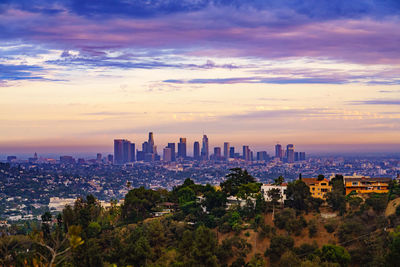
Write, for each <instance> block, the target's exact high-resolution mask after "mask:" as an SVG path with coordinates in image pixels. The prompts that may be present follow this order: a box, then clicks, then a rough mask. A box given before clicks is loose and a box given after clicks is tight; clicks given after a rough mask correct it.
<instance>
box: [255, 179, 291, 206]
mask: <svg viewBox="0 0 400 267" xmlns="http://www.w3.org/2000/svg"><path fill="white" fill-rule="evenodd" d="M271 189H279V190H280V193H281V196H282V198H281V199H280V200H279V201H278V202H280V203H284V202H285V200H286V189H287V184H286V183H284V184H282V185H273V184H263V185H262V186H261V193H262V194H263V195H264V199H265V201H271V200H272V199H271V198H270V197H269V196H268V191H270V190H271Z"/></svg>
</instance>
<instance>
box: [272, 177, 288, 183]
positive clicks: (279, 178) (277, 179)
mask: <svg viewBox="0 0 400 267" xmlns="http://www.w3.org/2000/svg"><path fill="white" fill-rule="evenodd" d="M284 181H285V178H283V176H279V177H278V178H276V179H275V180H274V183H273V185H282V184H283V182H284Z"/></svg>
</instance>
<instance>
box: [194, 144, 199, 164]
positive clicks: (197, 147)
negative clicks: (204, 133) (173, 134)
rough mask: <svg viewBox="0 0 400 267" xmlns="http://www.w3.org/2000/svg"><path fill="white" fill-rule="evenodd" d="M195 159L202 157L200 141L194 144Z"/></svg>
mask: <svg viewBox="0 0 400 267" xmlns="http://www.w3.org/2000/svg"><path fill="white" fill-rule="evenodd" d="M193 159H195V160H199V159H200V143H199V142H198V141H196V142H194V144H193Z"/></svg>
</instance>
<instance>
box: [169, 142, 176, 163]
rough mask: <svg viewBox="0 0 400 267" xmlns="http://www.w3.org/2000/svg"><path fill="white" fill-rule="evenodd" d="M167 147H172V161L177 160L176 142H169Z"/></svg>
mask: <svg viewBox="0 0 400 267" xmlns="http://www.w3.org/2000/svg"><path fill="white" fill-rule="evenodd" d="M167 147H168V148H170V149H171V161H176V152H175V143H168V146H167Z"/></svg>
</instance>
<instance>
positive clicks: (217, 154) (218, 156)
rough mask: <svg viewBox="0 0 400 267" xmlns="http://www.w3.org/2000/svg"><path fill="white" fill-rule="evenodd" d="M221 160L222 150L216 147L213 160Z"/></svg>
mask: <svg viewBox="0 0 400 267" xmlns="http://www.w3.org/2000/svg"><path fill="white" fill-rule="evenodd" d="M220 159H221V148H220V147H214V155H213V160H220Z"/></svg>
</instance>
